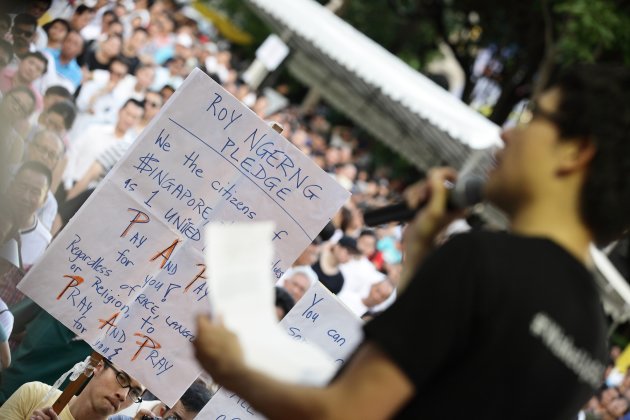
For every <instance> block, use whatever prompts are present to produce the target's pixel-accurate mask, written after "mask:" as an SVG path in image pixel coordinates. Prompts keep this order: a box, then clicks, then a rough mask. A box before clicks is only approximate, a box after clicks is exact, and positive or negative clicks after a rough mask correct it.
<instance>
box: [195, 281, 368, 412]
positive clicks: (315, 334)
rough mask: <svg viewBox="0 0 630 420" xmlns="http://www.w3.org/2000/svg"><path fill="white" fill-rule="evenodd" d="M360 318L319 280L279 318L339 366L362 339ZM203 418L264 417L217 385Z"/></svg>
mask: <svg viewBox="0 0 630 420" xmlns="http://www.w3.org/2000/svg"><path fill="white" fill-rule="evenodd" d="M362 324H363V322H362V321H361V320H360V319H359V318H358V317H357V316H356V315H354V313H353V312H352V311H350V310H349V309H348V308H347V307H346V306H345V305H344V304H343V303H341V301H340V300H339V299H338V298H337V297H336V296H335V295H333V294H332V293H331V292H330V291H329V290H328V289H326V288H325V287H324V286H323V285H322V284H321V283H319V282H317V283H314V284H313V285H312V286H311V287H310V288H309V289H308V291H307V292H306V294H305V295H304V296H303V297H302V299H300V300H299V301H298V302H297V303H296V304H295V306H294V307H293V308H292V309H291V311H289V313H288V314H287V315H286V316H285V317H284V318H283V319H282V320H281V321H280V325H281V326H282V328H283V329H284V330H285V331H286V333H287V334H288V335H289V336H290V337H292V338H293V339H295V340H299V341H306V342H310V343H313V344H315V345H317V347H319V348H320V349H321V350H323V351H324V352H325V353H327V354H328V355H329V356H331V357H332V358H333V359H334V360H335V361H336V363H338V364H339V365H340V366H341V365H343V364H344V363H345V362H346V360H347V358H348V357H349V356H350V355H351V354H352V352H353V351H354V350H355V349H356V347H357V346H358V345H359V344H360V343H361V340H362V339H363V331H362V330H361V325H362ZM196 418H197V419H203V420H233V419H263V418H264V417H263V416H262V415H261V414H259V413H257V412H256V411H255V410H254V409H253V408H252V407H250V405H249V404H248V403H247V401H245V400H243V399H242V398H241V397H239V396H238V395H236V394H235V393H234V392H232V391H228V390H226V389H224V388H221V389H219V391H217V393H216V394H215V395H214V396H213V397H212V399H211V400H210V402H209V403H208V404H206V406H205V407H204V408H203V410H202V411H201V412H200V413H199V414H198V415H197V417H196Z"/></svg>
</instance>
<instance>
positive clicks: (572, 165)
mask: <svg viewBox="0 0 630 420" xmlns="http://www.w3.org/2000/svg"><path fill="white" fill-rule="evenodd" d="M559 147H560V153H559V162H558V175H568V174H571V173H573V172H575V171H578V170H584V169H586V168H587V167H588V165H589V164H590V163H591V161H592V160H593V158H594V157H595V153H596V151H597V147H596V146H595V143H593V141H592V140H591V139H590V138H576V139H567V140H563V141H562V143H561V144H560V145H559Z"/></svg>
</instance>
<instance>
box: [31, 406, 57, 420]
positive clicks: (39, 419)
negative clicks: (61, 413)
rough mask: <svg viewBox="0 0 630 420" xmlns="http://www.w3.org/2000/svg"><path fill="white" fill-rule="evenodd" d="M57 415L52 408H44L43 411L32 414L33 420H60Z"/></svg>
mask: <svg viewBox="0 0 630 420" xmlns="http://www.w3.org/2000/svg"><path fill="white" fill-rule="evenodd" d="M58 419H59V417H57V413H55V410H53V409H52V407H46V408H42V409H41V410H35V411H33V414H31V420H58Z"/></svg>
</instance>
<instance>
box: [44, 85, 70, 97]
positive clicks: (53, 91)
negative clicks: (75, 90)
mask: <svg viewBox="0 0 630 420" xmlns="http://www.w3.org/2000/svg"><path fill="white" fill-rule="evenodd" d="M50 95H56V96H61V97H62V98H64V99H67V100H69V101H71V100H72V93H70V91H69V90H68V89H66V88H65V87H63V86H61V85H53V86H51V87H49V88H48V89H46V92H45V93H44V96H50Z"/></svg>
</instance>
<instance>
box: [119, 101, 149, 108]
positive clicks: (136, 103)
mask: <svg viewBox="0 0 630 420" xmlns="http://www.w3.org/2000/svg"><path fill="white" fill-rule="evenodd" d="M129 104H134V105H136V106H139V107H140V108H142V109H144V104H143V103H142V101H139V100H137V99H134V98H129V99H127V101H125V103H124V104H123V106H121V107H120V109H123V108H125V107H126V106H127V105H129Z"/></svg>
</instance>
